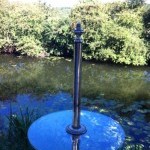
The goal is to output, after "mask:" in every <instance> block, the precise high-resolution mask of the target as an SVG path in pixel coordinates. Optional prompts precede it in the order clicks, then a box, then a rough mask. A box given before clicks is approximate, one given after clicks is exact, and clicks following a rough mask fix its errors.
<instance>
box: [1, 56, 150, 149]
mask: <svg viewBox="0 0 150 150" xmlns="http://www.w3.org/2000/svg"><path fill="white" fill-rule="evenodd" d="M82 70H83V73H82V107H83V109H87V110H90V111H96V112H100V113H102V114H105V115H107V116H110V117H112V118H113V119H115V120H117V121H118V122H119V123H120V124H121V125H122V126H123V128H124V130H125V133H126V141H125V143H124V147H123V149H140V150H147V149H149V146H150V134H149V133H150V111H149V107H150V92H149V91H150V68H149V67H124V66H114V65H107V64H102V65H100V64H92V63H87V62H83V69H82ZM72 79H73V62H72V61H65V60H58V61H53V62H52V61H48V60H46V61H45V60H36V59H30V58H15V57H12V56H0V131H1V132H2V131H5V130H7V128H8V119H7V118H6V116H8V115H9V114H10V110H11V111H12V112H11V113H13V114H19V110H20V108H22V110H23V111H25V110H26V108H29V109H30V110H32V109H34V110H37V111H38V113H39V115H40V116H41V115H45V114H48V113H51V112H56V111H60V110H66V109H72V86H73V81H72ZM10 108H11V109H10ZM1 132H0V134H1ZM0 145H1V143H0Z"/></svg>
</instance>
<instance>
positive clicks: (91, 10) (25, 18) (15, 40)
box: [0, 0, 150, 65]
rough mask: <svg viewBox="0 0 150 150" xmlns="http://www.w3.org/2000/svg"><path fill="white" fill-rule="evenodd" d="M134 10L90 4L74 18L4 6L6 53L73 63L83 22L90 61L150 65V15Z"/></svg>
mask: <svg viewBox="0 0 150 150" xmlns="http://www.w3.org/2000/svg"><path fill="white" fill-rule="evenodd" d="M129 4H130V3H127V2H123V3H121V2H119V3H113V4H101V3H99V2H96V1H95V0H93V1H91V0H90V1H88V0H86V1H85V2H84V1H83V2H81V3H80V4H79V5H77V6H76V7H74V8H73V9H72V10H71V13H70V10H69V9H68V8H66V10H65V9H60V10H58V9H54V8H52V7H50V6H47V5H45V4H41V3H37V4H32V5H31V4H30V5H29V4H23V5H22V7H20V6H21V5H20V4H18V3H17V4H16V3H13V4H9V3H8V1H7V0H1V1H0V8H2V9H0V52H8V53H14V52H15V53H19V54H22V55H28V56H36V57H45V56H48V55H56V56H67V57H72V55H73V40H74V34H73V32H72V31H73V28H74V27H75V26H74V25H75V23H76V22H77V21H81V22H82V26H83V28H84V31H85V33H84V35H83V39H84V43H83V58H84V59H87V60H91V59H95V60H98V61H111V62H114V63H122V64H131V65H145V64H147V62H148V60H149V59H150V52H149V40H148V39H149V22H148V20H149V10H146V9H145V7H144V5H142V6H141V5H137V6H136V7H134V8H131V7H130V5H129ZM62 12H63V13H64V16H63V15H62ZM65 12H66V13H65ZM67 13H70V15H68V14H67Z"/></svg>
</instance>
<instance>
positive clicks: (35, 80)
mask: <svg viewBox="0 0 150 150" xmlns="http://www.w3.org/2000/svg"><path fill="white" fill-rule="evenodd" d="M6 60H7V61H6ZM82 72H83V75H82V96H83V97H88V98H96V97H98V96H100V97H104V98H105V99H116V100H120V101H126V102H129V103H131V102H133V101H135V100H139V99H143V100H149V99H150V92H149V91H150V68H149V67H139V68H137V67H123V66H113V65H107V64H101V65H99V64H92V63H87V62H83V71H82ZM72 79H73V62H68V61H65V60H59V61H55V62H51V61H44V60H36V59H35V60H32V59H29V58H22V59H17V58H10V57H4V56H3V57H2V56H0V100H1V101H2V100H3V101H4V100H8V99H12V98H13V99H15V98H16V95H17V94H32V95H37V96H38V97H39V98H40V97H42V96H43V95H44V94H45V93H48V92H49V93H57V92H58V91H65V92H69V93H72V87H73V85H72ZM129 87H130V88H129Z"/></svg>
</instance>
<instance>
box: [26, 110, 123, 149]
mask: <svg viewBox="0 0 150 150" xmlns="http://www.w3.org/2000/svg"><path fill="white" fill-rule="evenodd" d="M72 115H73V114H72V111H71V110H67V111H61V112H56V113H52V114H49V115H46V116H43V117H41V118H40V119H38V120H37V121H35V122H34V123H33V124H32V125H31V126H30V128H29V130H28V138H29V141H30V143H31V144H32V146H33V147H34V148H35V149H36V150H72V142H73V141H72V137H71V135H69V134H68V133H67V132H66V130H65V128H66V126H67V125H69V124H71V123H72ZM81 123H84V125H85V126H86V128H87V133H86V134H84V135H82V136H80V145H79V147H80V148H79V149H78V150H116V149H118V148H119V147H121V145H122V144H123V141H124V139H125V133H124V130H123V129H122V127H121V126H120V125H119V123H117V122H116V121H114V120H113V119H111V118H110V117H107V116H105V115H102V114H99V113H95V112H90V111H82V112H81Z"/></svg>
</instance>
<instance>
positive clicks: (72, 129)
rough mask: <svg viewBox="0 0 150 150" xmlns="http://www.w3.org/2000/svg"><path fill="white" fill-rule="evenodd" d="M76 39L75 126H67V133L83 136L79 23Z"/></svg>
mask: <svg viewBox="0 0 150 150" xmlns="http://www.w3.org/2000/svg"><path fill="white" fill-rule="evenodd" d="M74 33H75V35H76V38H75V40H74V43H75V46H74V47H75V50H74V90H73V124H72V125H69V126H67V129H66V131H67V132H68V133H70V134H73V135H81V134H84V133H85V132H86V128H85V126H83V125H80V101H81V100H80V87H81V62H82V45H81V43H82V38H81V35H82V34H83V30H82V28H81V24H80V23H77V25H76V29H75V30H74Z"/></svg>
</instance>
